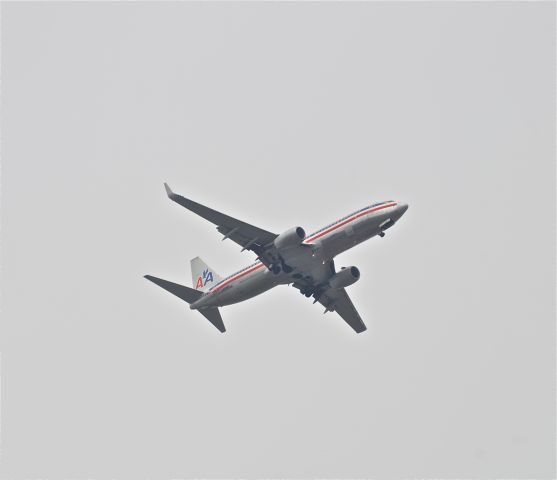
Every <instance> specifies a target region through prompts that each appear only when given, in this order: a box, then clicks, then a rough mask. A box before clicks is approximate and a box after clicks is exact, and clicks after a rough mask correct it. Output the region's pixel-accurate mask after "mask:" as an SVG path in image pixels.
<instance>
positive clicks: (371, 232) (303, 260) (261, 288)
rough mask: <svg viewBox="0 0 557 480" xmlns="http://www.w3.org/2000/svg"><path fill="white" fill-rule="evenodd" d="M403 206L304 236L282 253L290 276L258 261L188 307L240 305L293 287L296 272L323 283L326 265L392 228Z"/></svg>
mask: <svg viewBox="0 0 557 480" xmlns="http://www.w3.org/2000/svg"><path fill="white" fill-rule="evenodd" d="M407 208H408V205H407V204H405V203H400V202H395V201H389V202H381V203H377V204H375V205H372V206H370V207H366V208H363V209H361V210H359V211H357V212H354V213H352V214H350V215H347V216H346V217H344V218H342V219H340V220H337V221H336V222H334V223H332V224H330V225H328V226H327V227H324V228H322V229H320V230H318V231H317V232H314V233H312V234H311V235H308V236H306V238H305V239H304V240H303V241H302V244H301V245H297V246H294V247H291V248H287V249H285V250H284V251H282V252H281V254H282V256H283V258H284V261H285V263H286V264H288V265H293V266H295V267H294V270H293V271H292V272H290V273H285V272H281V273H279V274H275V273H273V272H272V271H271V270H269V269H268V268H267V267H266V266H265V265H264V264H263V263H261V262H260V261H257V262H255V263H253V264H251V265H249V266H247V267H246V268H244V269H242V270H240V271H239V272H236V273H234V274H233V275H230V276H229V277H227V278H225V279H224V280H222V281H221V282H219V283H218V284H216V285H215V286H213V287H212V288H211V289H210V290H209V291H208V292H207V293H205V294H204V295H203V296H202V297H201V298H200V299H199V300H197V301H195V302H194V303H192V304H191V305H190V308H191V309H204V308H209V307H221V306H224V305H231V304H233V303H238V302H242V301H244V300H247V299H248V298H252V297H254V296H256V295H259V294H261V293H263V292H265V291H267V290H270V289H271V288H273V287H276V286H277V285H284V284H289V283H293V282H294V281H295V278H296V275H297V272H304V276H307V275H309V276H310V277H311V278H312V280H313V281H314V282H316V283H321V282H326V281H327V279H329V278H330V277H331V275H332V274H333V273H334V272H332V271H331V269H330V267H329V261H330V260H332V259H334V257H335V256H337V255H338V254H340V253H342V252H344V251H346V250H348V249H350V248H352V247H354V246H355V245H358V244H359V243H362V242H363V241H365V240H368V239H370V238H372V237H374V236H376V235H378V234H381V233H382V232H383V231H384V230H386V229H387V228H390V227H392V226H393V225H394V224H395V223H396V222H397V221H398V219H399V218H400V217H401V216H402V215H403V214H404V212H405V211H406V210H407Z"/></svg>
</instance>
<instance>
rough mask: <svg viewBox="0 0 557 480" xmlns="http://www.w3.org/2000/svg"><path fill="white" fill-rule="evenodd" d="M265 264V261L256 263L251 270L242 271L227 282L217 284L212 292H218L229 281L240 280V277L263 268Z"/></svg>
mask: <svg viewBox="0 0 557 480" xmlns="http://www.w3.org/2000/svg"><path fill="white" fill-rule="evenodd" d="M264 266H265V265H264V264H263V263H260V264H259V265H256V266H255V267H253V268H250V269H249V270H246V271H245V272H242V273H240V274H239V275H237V276H235V277H232V278H231V279H229V280H226V282H224V283H221V284H220V285H217V286H216V287H215V289H214V290H211V292H213V293H214V292H218V291H219V290H221V289H222V288H224V287H226V286H227V285H228V284H229V283H231V282H233V281H235V280H238V279H239V278H242V277H243V276H244V275H247V274H248V273H251V272H253V271H255V270H257V269H258V268H261V267H264Z"/></svg>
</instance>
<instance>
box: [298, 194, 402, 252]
mask: <svg viewBox="0 0 557 480" xmlns="http://www.w3.org/2000/svg"><path fill="white" fill-rule="evenodd" d="M395 205H396V203H389V204H387V205H381V206H380V207H375V208H372V209H371V210H366V211H365V212H361V213H359V214H358V215H356V216H354V217H351V218H349V219H347V220H345V221H344V222H341V223H339V224H338V225H334V226H332V227H331V228H329V229H328V230H325V231H324V232H321V233H319V234H318V235H315V236H313V237H311V238H307V239H306V240H304V242H313V241H314V240H317V239H318V238H321V237H322V236H323V235H327V234H328V233H331V232H332V231H333V230H336V229H337V228H340V227H343V226H344V225H346V224H347V223H350V222H353V221H354V220H356V219H357V218H360V217H363V216H364V215H368V214H370V213H373V212H377V211H379V210H383V209H384V208H388V207H394V206H395Z"/></svg>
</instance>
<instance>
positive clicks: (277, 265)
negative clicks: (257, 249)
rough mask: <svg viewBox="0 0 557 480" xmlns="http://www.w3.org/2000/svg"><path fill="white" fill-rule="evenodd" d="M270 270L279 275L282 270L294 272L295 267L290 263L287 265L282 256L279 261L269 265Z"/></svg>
mask: <svg viewBox="0 0 557 480" xmlns="http://www.w3.org/2000/svg"><path fill="white" fill-rule="evenodd" d="M269 270H271V272H273V273H274V274H275V275H278V274H279V273H280V272H284V273H292V271H293V270H294V269H293V268H292V267H290V266H289V265H286V263H284V260H283V259H282V258H281V259H280V262H279V263H272V264H271V265H270V266H269Z"/></svg>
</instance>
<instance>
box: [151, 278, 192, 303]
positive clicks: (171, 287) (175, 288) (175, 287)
mask: <svg viewBox="0 0 557 480" xmlns="http://www.w3.org/2000/svg"><path fill="white" fill-rule="evenodd" d="M144 278H146V279H147V280H150V281H151V282H153V283H156V284H157V285H158V286H159V287H162V288H164V289H165V290H166V291H167V292H170V293H172V295H176V296H177V297H178V298H181V299H182V300H184V301H185V302H188V303H193V302H195V301H196V300H198V299H199V298H200V297H201V296H202V295H203V292H200V291H198V290H194V289H193V288H189V287H184V285H180V284H178V283H173V282H169V281H168V280H163V279H162V278H157V277H153V276H152V275H145V277H144Z"/></svg>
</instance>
